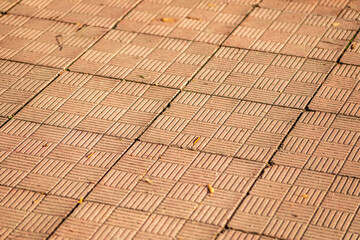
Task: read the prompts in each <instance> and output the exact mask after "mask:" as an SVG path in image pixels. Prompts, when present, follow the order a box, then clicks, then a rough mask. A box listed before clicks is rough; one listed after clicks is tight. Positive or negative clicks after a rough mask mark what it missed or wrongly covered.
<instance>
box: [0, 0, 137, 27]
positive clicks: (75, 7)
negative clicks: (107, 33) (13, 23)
mask: <svg viewBox="0 0 360 240" xmlns="http://www.w3.org/2000/svg"><path fill="white" fill-rule="evenodd" d="M138 3H139V1H120V0H116V1H105V2H102V1H90V2H89V1H78V2H72V1H64V2H61V3H59V2H57V1H45V0H41V1H25V2H21V3H20V4H18V5H16V6H15V7H13V8H12V9H11V11H9V12H10V13H12V14H17V15H23V16H28V17H35V18H42V19H48V20H56V21H63V22H70V23H76V24H78V25H89V26H96V27H105V28H110V27H113V26H114V25H115V23H116V22H118V21H119V19H121V18H122V17H123V16H124V15H125V14H126V13H127V12H129V11H130V10H131V9H132V8H133V7H134V6H136V5H137V4H138ZM5 6H6V5H5Z"/></svg>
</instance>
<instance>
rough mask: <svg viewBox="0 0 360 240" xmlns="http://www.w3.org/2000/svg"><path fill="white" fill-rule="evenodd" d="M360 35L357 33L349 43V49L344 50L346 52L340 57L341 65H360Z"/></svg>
mask: <svg viewBox="0 0 360 240" xmlns="http://www.w3.org/2000/svg"><path fill="white" fill-rule="evenodd" d="M359 41H360V34H359V33H358V34H357V35H356V37H355V39H354V41H352V42H351V44H350V45H349V47H348V48H347V49H346V52H345V53H344V55H343V56H342V57H341V59H340V61H341V62H342V63H347V64H353V65H360V62H359V54H360V45H359V44H360V43H359Z"/></svg>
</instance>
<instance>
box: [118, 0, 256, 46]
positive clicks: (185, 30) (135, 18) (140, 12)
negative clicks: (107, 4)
mask: <svg viewBox="0 0 360 240" xmlns="http://www.w3.org/2000/svg"><path fill="white" fill-rule="evenodd" d="M256 3H257V1H232V2H226V1H207V0H200V1H199V0H197V1H192V2H185V1H162V2H160V1H159V2H156V3H152V2H151V1H147V0H146V1H142V2H141V3H140V4H139V5H138V6H137V7H136V8H135V9H133V11H131V12H130V13H129V14H128V15H127V16H126V17H125V18H124V20H123V21H121V22H120V23H119V24H118V25H117V26H116V28H117V29H121V30H126V31H128V30H131V31H137V32H141V33H146V34H152V35H158V36H168V37H174V38H180V39H186V40H195V41H199V42H205V43H212V44H220V43H222V42H223V41H224V40H225V38H226V37H227V36H228V35H229V34H230V33H231V31H232V30H233V29H234V28H235V27H236V26H237V25H238V24H239V23H240V22H241V21H242V20H243V19H244V17H245V16H246V14H247V13H249V12H250V11H251V9H252V4H256Z"/></svg>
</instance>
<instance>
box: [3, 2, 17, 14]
mask: <svg viewBox="0 0 360 240" xmlns="http://www.w3.org/2000/svg"><path fill="white" fill-rule="evenodd" d="M19 2H20V0H1V1H0V12H1V13H5V12H7V11H9V10H10V9H11V8H13V7H14V6H15V5H17V4H18V3H19Z"/></svg>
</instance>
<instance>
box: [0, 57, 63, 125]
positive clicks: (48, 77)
mask: <svg viewBox="0 0 360 240" xmlns="http://www.w3.org/2000/svg"><path fill="white" fill-rule="evenodd" d="M59 72H60V70H57V69H52V68H47V67H40V66H34V65H31V64H24V63H16V62H10V61H1V60H0V106H1V108H0V116H2V117H8V118H11V117H12V115H13V114H15V112H17V111H18V110H19V109H20V108H21V107H23V105H25V104H26V103H27V102H28V101H29V100H30V99H31V98H32V97H34V96H35V95H36V94H37V93H39V92H40V91H42V90H43V89H44V88H45V87H46V85H47V84H49V83H50V82H51V81H52V80H53V79H54V78H55V77H56V76H57V74H58V73H59Z"/></svg>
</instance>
